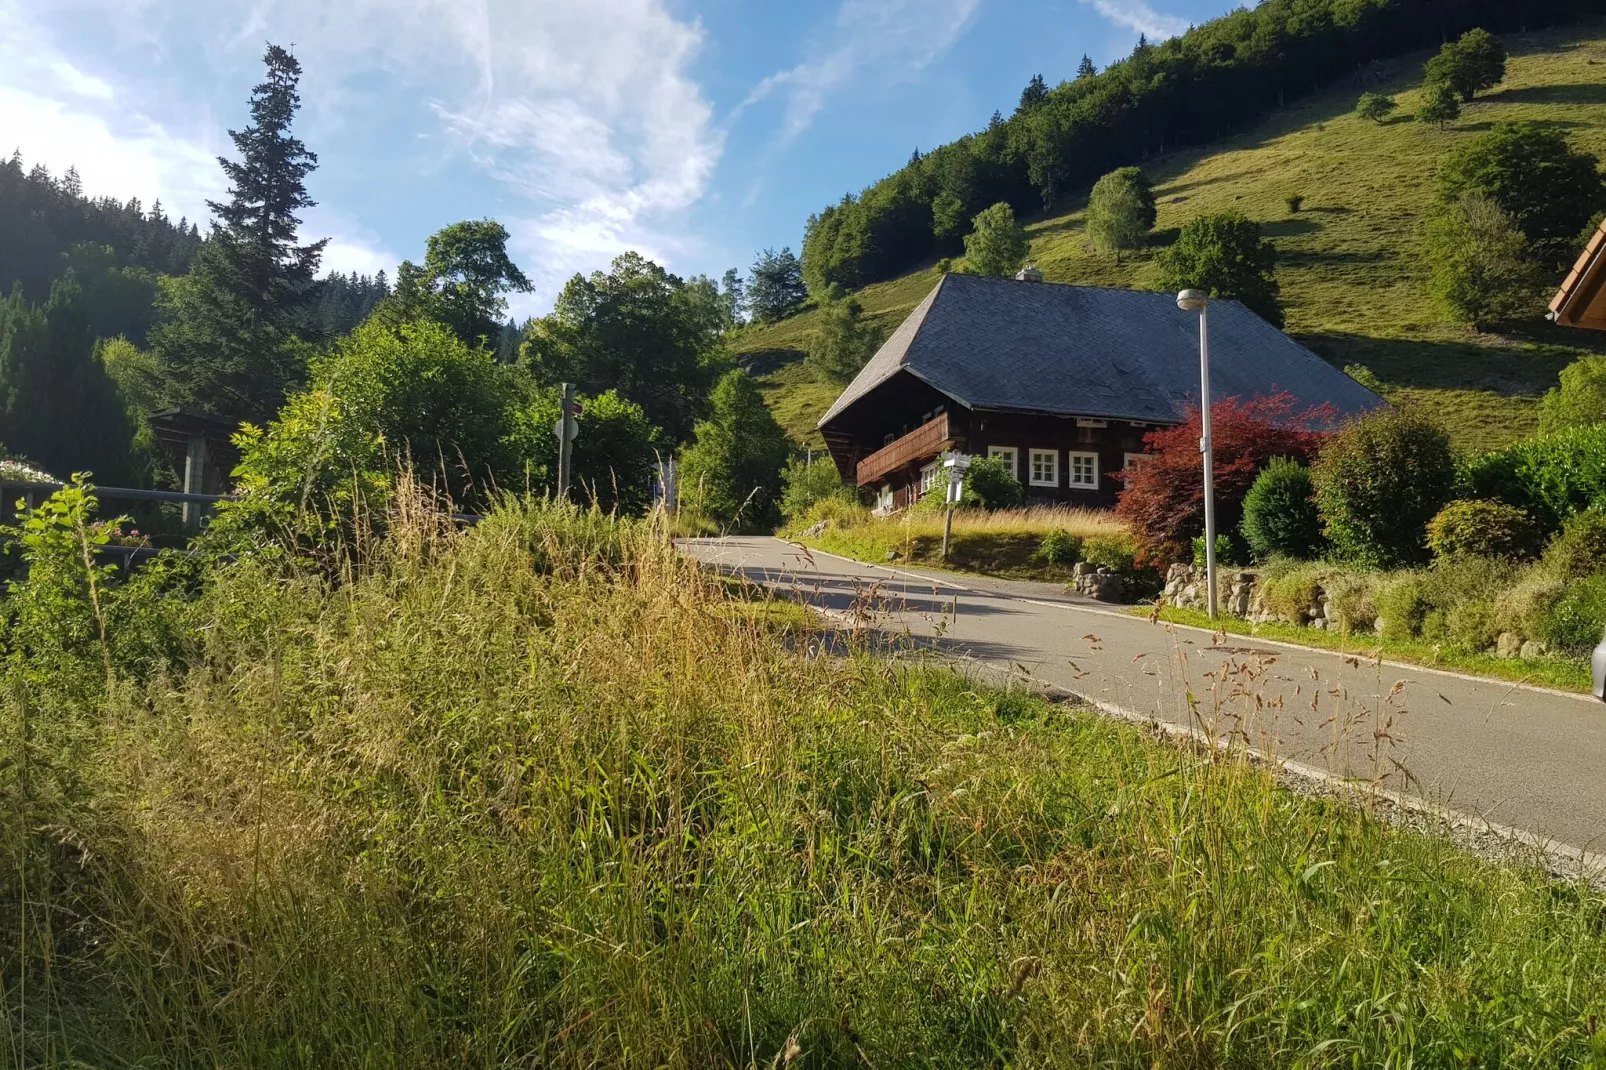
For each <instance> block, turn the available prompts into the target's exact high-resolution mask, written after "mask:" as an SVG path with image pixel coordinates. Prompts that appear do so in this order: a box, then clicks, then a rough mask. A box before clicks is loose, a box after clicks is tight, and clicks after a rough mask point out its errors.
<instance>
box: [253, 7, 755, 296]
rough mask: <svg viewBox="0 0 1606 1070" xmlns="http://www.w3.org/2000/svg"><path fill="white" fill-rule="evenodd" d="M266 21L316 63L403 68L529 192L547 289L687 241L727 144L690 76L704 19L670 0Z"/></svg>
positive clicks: (537, 270) (457, 147)
mask: <svg viewBox="0 0 1606 1070" xmlns="http://www.w3.org/2000/svg"><path fill="white" fill-rule="evenodd" d="M266 21H267V24H268V25H270V26H274V27H276V30H275V32H279V30H278V29H277V28H278V27H283V26H291V27H296V29H295V30H294V32H295V34H296V35H297V36H296V37H295V39H296V40H297V41H298V42H307V43H306V44H298V48H297V53H298V55H299V56H300V57H301V58H302V61H303V63H304V64H305V65H306V67H307V69H308V71H309V72H310V71H312V70H313V69H314V67H315V66H317V67H321V68H324V69H327V70H343V71H347V72H350V71H353V70H359V69H364V68H372V67H374V66H379V67H382V68H383V69H384V70H386V71H387V72H389V73H391V74H398V73H399V72H405V73H404V74H400V76H401V77H404V78H405V79H407V80H408V81H409V82H410V83H412V84H411V86H410V88H411V89H412V90H413V91H415V92H417V93H418V94H419V96H420V97H421V98H423V99H425V100H427V103H428V110H429V113H430V114H431V115H432V116H434V117H435V119H436V120H437V121H438V122H439V124H440V126H439V129H438V130H437V131H432V132H431V136H436V135H443V136H444V145H443V147H444V148H445V149H446V150H447V151H450V152H457V153H462V154H463V155H464V156H465V157H466V158H467V159H468V160H470V161H472V162H473V164H474V165H475V166H477V168H478V169H479V170H480V171H481V172H482V173H483V174H485V175H488V176H490V177H492V178H494V179H496V180H497V181H498V182H500V183H502V184H503V185H505V186H506V187H507V189H508V190H509V191H511V192H513V193H515V194H516V195H517V196H518V197H519V199H520V202H521V204H520V206H519V208H517V209H515V212H516V217H515V218H510V219H508V220H507V223H508V226H509V230H510V231H511V232H512V235H513V243H512V244H513V248H514V251H515V253H516V254H518V256H519V257H520V258H521V261H522V262H523V263H524V264H525V265H526V273H527V274H528V275H529V276H530V278H531V280H532V281H533V282H534V283H535V285H536V290H537V298H538V299H541V300H546V299H550V297H552V296H553V295H555V294H556V292H557V289H558V288H559V287H560V286H561V285H562V282H563V280H564V279H566V278H567V277H568V276H569V275H571V274H573V273H574V272H575V271H578V270H589V269H592V268H596V267H600V266H602V264H603V263H605V262H606V260H607V259H608V258H610V257H612V256H613V255H614V254H616V253H619V252H622V251H624V250H625V249H627V248H637V249H641V250H642V251H643V252H644V253H648V254H649V255H652V254H653V253H654V252H657V251H659V250H665V249H677V248H681V249H683V248H686V247H687V246H688V244H689V241H690V240H689V239H688V238H686V237H685V236H684V235H683V234H682V233H681V232H680V231H679V230H678V219H677V217H678V216H679V215H680V213H683V212H685V211H686V210H687V209H688V208H690V207H691V206H692V205H693V204H695V203H696V202H697V201H698V200H699V199H700V198H701V197H702V196H703V194H704V193H705V191H706V190H707V188H708V185H709V183H710V181H711V180H712V178H713V173H714V169H715V167H716V166H717V165H718V162H719V159H720V156H721V154H722V152H723V148H724V142H723V136H722V134H721V133H720V132H719V131H718V130H716V129H715V127H714V124H713V121H712V118H713V111H712V108H711V106H710V105H709V103H708V101H707V100H706V99H705V97H704V95H703V93H702V90H701V88H700V87H699V86H698V85H697V84H696V83H695V82H694V81H693V79H692V77H691V74H690V67H691V64H692V62H693V61H694V59H695V57H696V55H697V52H698V50H699V49H700V48H701V46H702V43H703V30H702V27H701V26H700V25H699V24H697V23H696V22H686V21H681V20H677V19H676V18H674V17H673V16H672V15H671V14H670V13H669V12H668V10H667V9H666V6H665V2H664V0H540V2H539V3H533V4H532V3H526V2H519V0H356V2H354V3H348V4H343V5H331V4H325V3H323V2H322V0H271V2H270V13H269V15H268V16H267V19H266ZM658 255H663V254H662V253H661V252H659V253H658Z"/></svg>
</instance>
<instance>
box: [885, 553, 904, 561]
mask: <svg viewBox="0 0 1606 1070" xmlns="http://www.w3.org/2000/svg"><path fill="white" fill-rule="evenodd" d="M902 556H903V555H902V554H900V553H899V552H898V551H896V550H888V551H887V560H888V561H896V560H898V558H900V557H902Z"/></svg>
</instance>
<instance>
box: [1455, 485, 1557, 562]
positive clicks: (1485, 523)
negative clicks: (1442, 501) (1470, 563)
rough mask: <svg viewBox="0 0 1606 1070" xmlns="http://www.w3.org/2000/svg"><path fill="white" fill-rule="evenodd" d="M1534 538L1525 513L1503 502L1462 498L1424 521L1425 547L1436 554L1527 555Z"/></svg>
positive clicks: (1471, 555) (1458, 555)
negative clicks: (1426, 526) (1425, 532)
mask: <svg viewBox="0 0 1606 1070" xmlns="http://www.w3.org/2000/svg"><path fill="white" fill-rule="evenodd" d="M1538 540H1539V532H1538V529H1537V528H1536V527H1535V525H1534V522H1533V520H1532V519H1531V518H1530V517H1529V516H1528V514H1527V513H1526V512H1525V511H1523V510H1521V509H1518V508H1517V507H1516V506H1514V505H1507V504H1506V503H1505V502H1499V501H1481V500H1477V499H1470V500H1469V499H1462V500H1460V501H1454V502H1451V503H1450V504H1449V505H1446V506H1445V507H1444V508H1443V509H1440V510H1439V512H1438V513H1437V514H1436V515H1435V516H1434V517H1433V519H1432V520H1430V521H1428V549H1430V550H1432V551H1433V556H1434V557H1437V558H1456V557H1529V556H1532V555H1533V553H1534V550H1535V549H1536V547H1537V545H1538Z"/></svg>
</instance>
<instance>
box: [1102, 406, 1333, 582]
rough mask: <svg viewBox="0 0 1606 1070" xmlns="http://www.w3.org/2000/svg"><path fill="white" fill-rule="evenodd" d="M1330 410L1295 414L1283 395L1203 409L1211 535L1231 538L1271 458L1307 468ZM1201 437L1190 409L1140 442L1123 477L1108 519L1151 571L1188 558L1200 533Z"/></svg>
mask: <svg viewBox="0 0 1606 1070" xmlns="http://www.w3.org/2000/svg"><path fill="white" fill-rule="evenodd" d="M1335 415H1336V414H1335V413H1334V411H1333V408H1332V406H1330V405H1322V406H1319V407H1316V408H1311V409H1306V410H1305V411H1303V412H1295V410H1294V398H1293V396H1292V395H1291V394H1288V393H1286V392H1283V393H1278V394H1273V395H1272V396H1270V397H1264V396H1261V395H1256V396H1255V397H1254V398H1251V399H1250V400H1249V401H1240V400H1239V399H1238V398H1236V397H1230V398H1225V399H1223V400H1221V401H1218V402H1216V403H1215V404H1213V405H1212V406H1211V407H1210V419H1211V427H1210V435H1211V439H1212V440H1213V453H1214V455H1215V492H1216V531H1217V532H1220V533H1222V534H1229V535H1230V534H1233V533H1235V532H1236V531H1237V530H1238V522H1239V520H1240V519H1241V518H1242V516H1243V501H1244V495H1246V494H1248V493H1249V488H1250V486H1251V485H1252V484H1253V483H1254V482H1255V476H1256V475H1257V474H1259V472H1260V470H1261V469H1262V468H1263V467H1265V465H1266V462H1268V461H1270V460H1271V459H1272V458H1273V457H1292V458H1293V459H1294V460H1296V461H1299V462H1300V463H1301V464H1308V463H1309V461H1310V458H1311V456H1312V455H1313V454H1314V453H1315V452H1316V449H1317V447H1318V446H1319V445H1320V443H1321V440H1322V438H1323V436H1324V434H1325V432H1324V431H1323V430H1321V429H1322V428H1326V427H1331V426H1333V424H1334V423H1335V422H1336V420H1335ZM1202 433H1203V431H1202V428H1201V421H1200V419H1199V407H1198V406H1197V405H1195V406H1190V407H1189V408H1188V409H1187V415H1186V418H1185V419H1184V420H1183V422H1182V423H1181V424H1179V425H1178V426H1176V427H1172V428H1167V429H1166V430H1164V431H1151V432H1149V433H1148V434H1147V435H1145V436H1144V437H1143V440H1144V442H1145V443H1146V444H1147V448H1148V452H1149V454H1150V460H1149V461H1148V462H1147V463H1146V464H1144V465H1142V466H1141V467H1137V468H1134V469H1132V470H1129V471H1127V472H1124V473H1122V474H1121V475H1120V476H1119V477H1118V478H1120V479H1122V480H1123V481H1124V482H1125V484H1126V487H1125V489H1123V490H1122V491H1121V497H1120V499H1119V501H1118V502H1117V503H1116V506H1115V515H1116V516H1118V517H1120V518H1121V519H1122V520H1124V521H1126V523H1127V525H1128V526H1129V527H1130V528H1131V529H1132V534H1133V537H1134V538H1136V539H1137V541H1138V544H1139V546H1140V547H1141V548H1142V550H1143V554H1144V557H1145V559H1146V560H1147V561H1148V562H1149V563H1151V564H1155V565H1162V566H1163V565H1166V564H1169V563H1171V562H1173V561H1187V560H1191V559H1192V543H1193V538H1194V536H1196V535H1202V534H1204V465H1203V462H1202V460H1201V458H1200V456H1199V438H1200V436H1201V435H1202Z"/></svg>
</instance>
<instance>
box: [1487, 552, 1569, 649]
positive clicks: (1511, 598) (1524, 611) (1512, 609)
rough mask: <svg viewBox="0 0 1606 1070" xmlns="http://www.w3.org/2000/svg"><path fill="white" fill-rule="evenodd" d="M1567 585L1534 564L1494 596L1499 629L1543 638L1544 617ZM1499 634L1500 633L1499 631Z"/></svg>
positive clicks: (1524, 637) (1526, 636) (1531, 637)
mask: <svg viewBox="0 0 1606 1070" xmlns="http://www.w3.org/2000/svg"><path fill="white" fill-rule="evenodd" d="M1566 589H1567V585H1566V584H1565V583H1563V582H1562V581H1561V580H1559V579H1556V578H1555V577H1554V576H1551V575H1550V574H1549V573H1548V572H1547V571H1546V570H1545V569H1543V568H1532V569H1529V570H1528V571H1527V573H1526V574H1524V575H1523V576H1522V577H1521V578H1519V579H1518V580H1517V582H1515V583H1513V584H1511V585H1510V586H1509V587H1506V588H1505V589H1504V590H1502V591H1500V593H1499V594H1497V595H1496V596H1495V620H1496V621H1497V623H1498V624H1499V631H1501V632H1511V633H1512V634H1514V635H1516V636H1519V637H1520V638H1523V639H1543V638H1544V637H1545V620H1546V618H1547V617H1548V616H1549V614H1550V608H1551V607H1552V606H1554V605H1555V604H1556V602H1557V600H1558V599H1560V598H1561V596H1562V594H1563V593H1564V592H1565V591H1566ZM1497 634H1498V633H1497Z"/></svg>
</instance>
